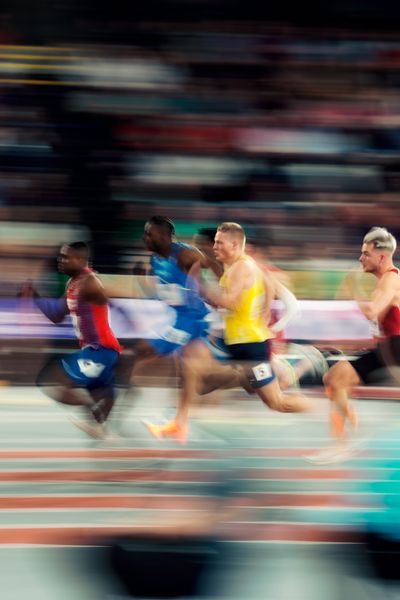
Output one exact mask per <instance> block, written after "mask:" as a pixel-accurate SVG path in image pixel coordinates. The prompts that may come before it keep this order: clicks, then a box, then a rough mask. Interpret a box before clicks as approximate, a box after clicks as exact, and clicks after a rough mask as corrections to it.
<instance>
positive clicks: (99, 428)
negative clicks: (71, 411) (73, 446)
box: [69, 416, 107, 440]
mask: <svg viewBox="0 0 400 600" xmlns="http://www.w3.org/2000/svg"><path fill="white" fill-rule="evenodd" d="M69 419H70V421H71V423H73V424H74V425H75V427H78V429H80V430H81V431H84V432H85V433H87V434H88V435H90V437H92V438H95V439H97V440H105V439H106V437H107V435H106V431H105V427H104V425H103V424H102V423H97V421H95V420H94V419H93V421H89V420H88V419H78V418H77V417H75V416H71V417H69Z"/></svg>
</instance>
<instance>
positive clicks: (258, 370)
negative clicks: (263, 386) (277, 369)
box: [253, 363, 273, 381]
mask: <svg viewBox="0 0 400 600" xmlns="http://www.w3.org/2000/svg"><path fill="white" fill-rule="evenodd" d="M253 373H254V377H255V378H256V381H263V380H264V379H269V378H270V377H272V376H273V373H272V369H271V365H270V364H269V363H260V364H259V365H256V366H255V367H253Z"/></svg>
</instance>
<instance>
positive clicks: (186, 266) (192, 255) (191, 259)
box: [178, 246, 209, 274]
mask: <svg viewBox="0 0 400 600" xmlns="http://www.w3.org/2000/svg"><path fill="white" fill-rule="evenodd" d="M197 263H199V267H201V268H202V269H207V268H208V267H209V261H208V259H207V257H206V256H205V255H204V254H203V253H202V252H200V250H199V249H198V248H195V247H194V246H192V247H191V248H184V249H183V250H182V251H181V253H180V254H179V258H178V264H179V266H180V268H181V269H182V270H183V271H184V272H185V273H188V274H192V273H194V272H195V271H194V270H192V271H191V269H192V267H193V266H194V265H196V264H197Z"/></svg>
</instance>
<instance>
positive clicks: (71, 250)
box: [58, 242, 90, 277]
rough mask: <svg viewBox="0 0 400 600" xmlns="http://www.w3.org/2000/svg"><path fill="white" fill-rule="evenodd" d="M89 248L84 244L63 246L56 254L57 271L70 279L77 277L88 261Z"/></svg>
mask: <svg viewBox="0 0 400 600" xmlns="http://www.w3.org/2000/svg"><path fill="white" fill-rule="evenodd" d="M89 255H90V251H89V246H88V245H87V244H86V243H85V242H73V243H72V244H64V245H63V246H61V248H60V252H59V254H58V270H59V271H60V272H61V273H65V274H66V275H69V276H70V277H73V276H74V275H78V274H79V273H80V272H81V271H82V270H83V269H84V268H85V267H87V264H88V260H89Z"/></svg>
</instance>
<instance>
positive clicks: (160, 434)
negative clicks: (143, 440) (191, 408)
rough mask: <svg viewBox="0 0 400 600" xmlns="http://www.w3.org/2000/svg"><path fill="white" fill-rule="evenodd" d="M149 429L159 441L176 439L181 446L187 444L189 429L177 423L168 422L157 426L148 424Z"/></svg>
mask: <svg viewBox="0 0 400 600" xmlns="http://www.w3.org/2000/svg"><path fill="white" fill-rule="evenodd" d="M146 427H147V429H148V430H149V431H150V433H151V434H152V435H153V436H154V437H155V438H157V439H158V440H160V439H162V438H167V437H171V438H175V439H176V440H177V441H178V442H179V443H180V444H186V442H187V437H188V432H189V427H188V425H183V424H182V423H177V422H176V421H173V420H172V421H167V423H164V424H163V425H155V424H154V423H146Z"/></svg>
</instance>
